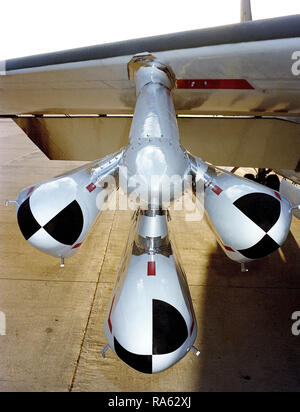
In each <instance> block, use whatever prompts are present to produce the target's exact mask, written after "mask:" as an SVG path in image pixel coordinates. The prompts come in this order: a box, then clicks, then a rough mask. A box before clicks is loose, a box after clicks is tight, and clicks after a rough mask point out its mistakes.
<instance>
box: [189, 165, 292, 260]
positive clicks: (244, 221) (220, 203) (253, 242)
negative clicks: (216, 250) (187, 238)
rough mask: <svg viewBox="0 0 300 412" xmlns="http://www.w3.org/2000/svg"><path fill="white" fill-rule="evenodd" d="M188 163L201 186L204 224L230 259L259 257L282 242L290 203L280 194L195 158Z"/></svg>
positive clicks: (287, 230)
mask: <svg viewBox="0 0 300 412" xmlns="http://www.w3.org/2000/svg"><path fill="white" fill-rule="evenodd" d="M192 163H193V165H194V166H193V168H192V169H193V170H194V177H195V176H196V175H197V178H195V179H196V180H197V181H198V184H199V183H200V186H201V184H202V187H203V188H204V208H205V215H206V217H207V220H208V223H209V225H210V227H211V228H212V230H213V232H214V233H215V235H216V238H217V240H218V243H219V244H220V246H221V248H222V249H223V250H224V252H225V253H226V255H227V256H228V257H229V258H230V259H232V260H234V261H236V262H240V263H245V262H248V261H251V260H254V259H259V258H262V257H264V256H267V255H268V254H270V253H272V252H274V251H276V250H277V249H278V248H279V247H280V246H281V245H282V244H283V243H284V241H285V239H286V237H287V235H288V233H289V230H290V225H291V220H292V213H291V207H292V206H291V203H290V201H289V200H288V199H287V198H286V197H285V196H284V195H283V194H281V193H279V192H277V191H275V190H272V189H270V188H268V187H266V186H263V185H261V184H259V183H256V182H253V181H251V180H248V179H245V178H242V177H239V176H236V175H234V174H232V173H228V172H226V171H224V170H222V169H219V168H215V167H213V166H211V165H209V164H207V163H205V162H203V161H201V160H199V159H198V160H196V161H195V159H194V160H193V159H192ZM195 171H196V172H195ZM193 190H194V193H195V191H196V184H195V185H194V188H193ZM196 195H197V196H199V193H198V194H196Z"/></svg>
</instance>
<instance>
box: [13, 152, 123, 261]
mask: <svg viewBox="0 0 300 412" xmlns="http://www.w3.org/2000/svg"><path fill="white" fill-rule="evenodd" d="M121 156H122V151H120V152H118V153H116V154H113V155H110V156H108V157H106V158H104V159H102V160H96V161H94V162H92V163H89V164H87V165H85V166H83V167H80V168H78V169H76V170H73V171H71V172H69V173H66V174H63V175H61V176H57V177H56V178H53V179H50V180H47V181H45V182H42V183H40V184H38V185H36V186H31V187H27V188H25V189H24V190H22V191H21V192H20V193H19V195H18V198H17V203H16V204H17V209H16V211H17V218H18V223H19V227H20V229H21V232H22V234H23V236H24V237H25V239H26V240H27V241H28V242H29V243H30V244H31V245H32V246H35V247H36V248H37V249H39V250H41V251H43V252H45V253H48V254H50V255H52V256H55V257H61V258H65V257H69V256H72V255H74V253H75V252H76V251H77V250H78V248H79V247H80V245H81V243H82V242H83V240H84V238H85V236H86V234H87V232H88V230H89V228H90V227H91V225H92V223H93V222H94V220H95V219H96V217H97V215H98V213H99V211H100V210H101V208H102V207H103V204H104V202H105V201H106V200H107V197H108V195H109V194H110V193H111V192H112V191H113V190H114V189H116V188H117V187H116V185H117V182H118V180H117V176H118V165H119V162H120V159H121ZM115 178H116V179H115ZM114 182H115V183H114ZM105 183H106V184H107V185H108V186H109V187H108V188H105V187H104V186H105Z"/></svg>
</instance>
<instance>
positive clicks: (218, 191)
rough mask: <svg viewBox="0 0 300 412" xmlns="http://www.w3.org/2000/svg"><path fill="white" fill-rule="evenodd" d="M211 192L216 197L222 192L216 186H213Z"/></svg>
mask: <svg viewBox="0 0 300 412" xmlns="http://www.w3.org/2000/svg"><path fill="white" fill-rule="evenodd" d="M211 190H212V191H213V192H214V193H215V194H216V195H218V196H219V195H220V194H221V193H222V192H223V190H222V189H221V188H220V187H219V186H217V185H215V186H214V187H213V188H212V189H211Z"/></svg>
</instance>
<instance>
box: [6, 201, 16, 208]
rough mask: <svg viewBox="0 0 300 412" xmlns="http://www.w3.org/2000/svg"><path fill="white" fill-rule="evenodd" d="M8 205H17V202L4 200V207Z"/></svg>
mask: <svg viewBox="0 0 300 412" xmlns="http://www.w3.org/2000/svg"><path fill="white" fill-rule="evenodd" d="M10 203H14V204H16V205H17V204H18V202H17V201H16V200H6V201H5V206H6V207H7V206H8V205H9V204H10Z"/></svg>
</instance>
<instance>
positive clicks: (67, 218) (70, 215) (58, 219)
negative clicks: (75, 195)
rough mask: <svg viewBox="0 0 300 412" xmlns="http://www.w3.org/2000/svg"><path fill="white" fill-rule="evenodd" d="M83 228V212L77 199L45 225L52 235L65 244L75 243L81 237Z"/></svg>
mask: <svg viewBox="0 0 300 412" xmlns="http://www.w3.org/2000/svg"><path fill="white" fill-rule="evenodd" d="M82 228H83V214H82V211H81V207H80V206H79V204H78V202H77V201H76V200H74V201H73V202H72V203H70V204H69V205H68V206H67V207H65V208H64V209H63V210H62V211H61V212H59V213H58V214H57V215H56V216H54V218H53V219H51V220H50V221H49V222H48V223H47V224H46V225H45V226H44V229H45V230H46V231H47V232H48V233H49V235H50V236H52V237H53V238H54V239H55V240H57V241H58V242H60V243H63V244H65V245H73V243H75V242H76V240H77V239H78V238H79V236H80V233H81V231H82Z"/></svg>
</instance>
